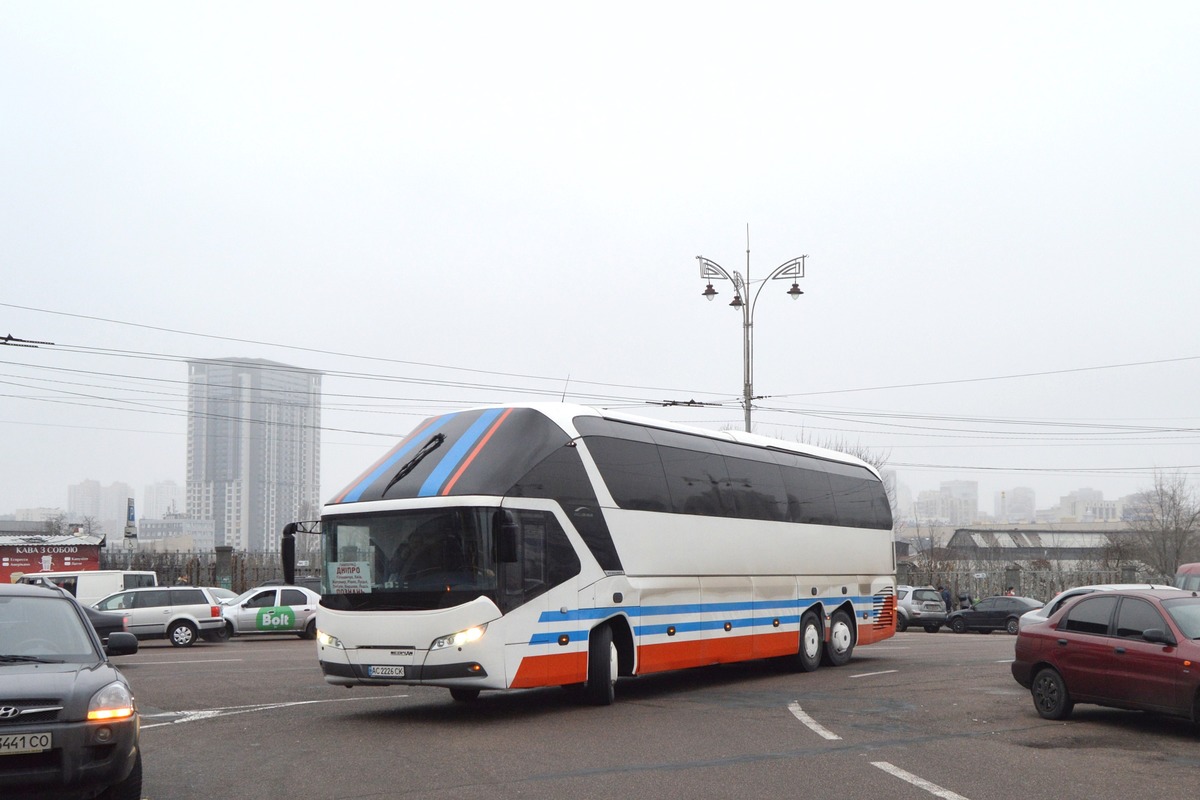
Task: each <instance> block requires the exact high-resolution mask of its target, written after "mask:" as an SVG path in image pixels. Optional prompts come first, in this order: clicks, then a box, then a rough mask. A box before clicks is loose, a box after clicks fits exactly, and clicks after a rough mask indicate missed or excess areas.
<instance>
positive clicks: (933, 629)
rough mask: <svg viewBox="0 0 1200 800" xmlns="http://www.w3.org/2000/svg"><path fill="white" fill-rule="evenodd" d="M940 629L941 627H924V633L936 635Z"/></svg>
mask: <svg viewBox="0 0 1200 800" xmlns="http://www.w3.org/2000/svg"><path fill="white" fill-rule="evenodd" d="M941 627H942V626H941V625H926V626H925V632H926V633H937V632H938V630H939V629H940V628H941Z"/></svg>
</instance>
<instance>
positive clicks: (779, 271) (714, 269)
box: [696, 228, 808, 433]
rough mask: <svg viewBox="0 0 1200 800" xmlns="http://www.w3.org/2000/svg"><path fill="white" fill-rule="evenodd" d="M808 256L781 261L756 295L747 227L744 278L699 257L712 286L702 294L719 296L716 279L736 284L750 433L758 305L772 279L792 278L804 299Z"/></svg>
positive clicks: (744, 403)
mask: <svg viewBox="0 0 1200 800" xmlns="http://www.w3.org/2000/svg"><path fill="white" fill-rule="evenodd" d="M806 258H808V256H807V255H804V256H797V257H796V258H793V259H792V260H790V261H787V262H785V263H783V264H780V265H779V266H778V267H776V268H775V269H774V270H772V272H771V274H770V275H768V276H767V277H766V278H763V279H762V280H761V281H759V284H758V287H757V288H755V289H754V293H753V295H752V294H751V292H750V290H751V289H752V288H754V287H753V283H752V282H751V281H750V233H749V229H748V228H747V232H746V275H745V277H742V274H741V273H740V272H736V271H735V272H729V271H727V270H726V269H725V268H724V267H722V266H721V265H720V264H718V263H717V262H715V261H712V260H711V259H708V258H705V257H704V256H696V260H697V261H699V262H700V279H701V280H704V281H707V282H708V287H707V288H706V289H705V290H704V291H703V292H701V296H703V297H704V298H706V299H708V300H712V299H713V298H714V297H716V296H717V290H716V289H714V288H713V285H712V282H713V281H714V280H726V281H729V282H730V283H732V284H733V301H732V302H731V303H730V304H729V305H730V307H732V308H737V309H740V310H741V312H742V375H743V380H742V406H743V409H744V411H745V414H746V432H747V433H749V432H750V403H751V401H752V400H753V399H754V349H753V346H754V345H753V332H754V309H755V307H756V306H757V305H758V296H759V294H761V293H762V290H763V287H764V286H766V285H767V282H768V281H773V280H788V279H791V281H792V288H791V289H788V291H787V294H788V296H789V297H791V298H792V299H793V300H798V299H800V295H802V294H804V292H803V291H802V290H801V289H800V286H799V283H798V281H799V280H800V278H803V277H804V260H805V259H806Z"/></svg>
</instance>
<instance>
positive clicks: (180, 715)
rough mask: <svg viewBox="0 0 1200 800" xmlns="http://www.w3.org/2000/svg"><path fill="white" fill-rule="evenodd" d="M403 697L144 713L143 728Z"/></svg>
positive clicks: (391, 698) (353, 698)
mask: <svg viewBox="0 0 1200 800" xmlns="http://www.w3.org/2000/svg"><path fill="white" fill-rule="evenodd" d="M401 697H408V695H406V694H393V695H385V696H382V697H378V696H377V697H339V698H337V699H335V700H297V701H293V702H290V703H262V704H260V705H252V706H229V707H227V708H211V709H203V710H200V711H164V712H162V713H161V714H143V715H142V720H143V724H142V730H148V729H149V728H162V727H164V726H167V725H178V724H180V723H183V722H197V721H199V720H202V719H212V718H214V717H228V716H231V715H233V714H249V713H251V712H254V711H271V710H273V709H276V708H291V707H292V706H308V705H316V704H318V703H354V702H362V701H363V700H394V699H398V698H401ZM159 718H170V719H169V721H167V722H152V723H150V724H149V725H147V724H145V720H147V719H159Z"/></svg>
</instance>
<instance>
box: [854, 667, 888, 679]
mask: <svg viewBox="0 0 1200 800" xmlns="http://www.w3.org/2000/svg"><path fill="white" fill-rule="evenodd" d="M899 671H900V670H898V669H884V670H880V671H879V672H860V673H858V674H857V675H851V676H850V677H851V678H871V677H874V676H875V675H891V674H892V673H893V672H899Z"/></svg>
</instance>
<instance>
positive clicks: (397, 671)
mask: <svg viewBox="0 0 1200 800" xmlns="http://www.w3.org/2000/svg"><path fill="white" fill-rule="evenodd" d="M367 675H368V676H370V677H372V678H403V677H404V667H401V666H392V665H387V666H375V667H367Z"/></svg>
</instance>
